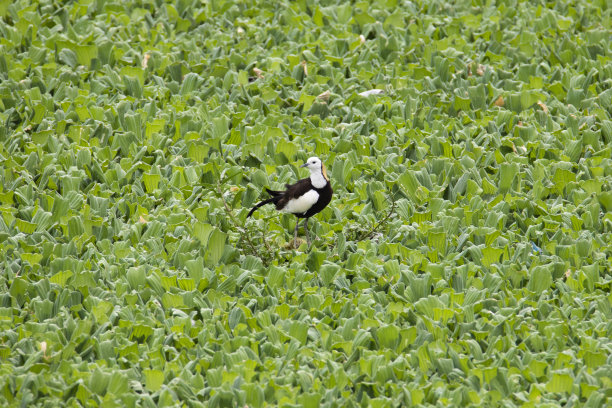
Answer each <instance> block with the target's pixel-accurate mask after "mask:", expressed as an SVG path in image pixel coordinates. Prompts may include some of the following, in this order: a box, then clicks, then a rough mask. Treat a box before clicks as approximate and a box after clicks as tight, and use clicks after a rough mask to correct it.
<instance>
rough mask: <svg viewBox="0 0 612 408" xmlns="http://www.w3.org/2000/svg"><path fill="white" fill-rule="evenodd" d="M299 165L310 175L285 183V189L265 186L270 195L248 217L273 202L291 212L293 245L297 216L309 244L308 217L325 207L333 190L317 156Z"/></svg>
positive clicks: (296, 228)
mask: <svg viewBox="0 0 612 408" xmlns="http://www.w3.org/2000/svg"><path fill="white" fill-rule="evenodd" d="M300 167H305V168H307V169H308V170H310V177H307V178H305V179H301V180H299V181H298V182H297V183H295V184H286V185H285V187H286V190H285V191H274V190H270V189H268V188H266V191H267V192H268V194H269V195H270V196H271V197H270V198H268V199H267V200H264V201H262V202H260V203H257V204H256V205H255V206H254V207H253V208H252V209H251V211H249V214H248V215H247V218H249V217H250V216H251V215H253V213H254V212H255V210H257V209H258V208H259V207H261V206H263V205H266V204H270V203H273V204H274V205H275V206H276V209H277V210H278V211H281V212H284V213H289V214H293V215H295V216H296V217H298V220H297V221H296V223H295V232H294V234H293V242H294V245H295V243H296V242H297V234H298V227H299V224H300V222H299V221H300V220H299V218H304V231H305V233H306V240H307V242H308V245H310V237H309V236H308V219H309V218H310V217H312V216H313V215H315V214H317V213H318V212H320V211H321V210H323V209H324V208H325V207H327V204H329V202H330V201H331V199H332V195H333V193H334V192H333V190H332V188H331V184H330V182H329V177H327V170H326V169H325V165H324V164H323V162H322V161H321V159H319V158H318V157H310V158H309V159H308V160H306V163H304V164H303V165H301V166H300Z"/></svg>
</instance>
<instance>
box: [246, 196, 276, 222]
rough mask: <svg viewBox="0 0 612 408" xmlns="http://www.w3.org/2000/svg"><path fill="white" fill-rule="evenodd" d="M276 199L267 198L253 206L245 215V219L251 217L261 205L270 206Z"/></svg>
mask: <svg viewBox="0 0 612 408" xmlns="http://www.w3.org/2000/svg"><path fill="white" fill-rule="evenodd" d="M276 199H277V198H276V197H272V198H268V199H267V200H263V201H262V202H260V203H257V204H255V207H253V208H252V209H251V211H249V214H248V215H247V218H249V217H250V216H251V215H253V213H254V212H255V210H256V209H258V208H259V207H261V206H262V205H266V204H270V203H273V202H274V200H276Z"/></svg>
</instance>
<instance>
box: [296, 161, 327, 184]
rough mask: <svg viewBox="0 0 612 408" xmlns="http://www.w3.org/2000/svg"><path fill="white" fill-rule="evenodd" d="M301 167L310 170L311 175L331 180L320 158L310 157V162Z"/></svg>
mask: <svg viewBox="0 0 612 408" xmlns="http://www.w3.org/2000/svg"><path fill="white" fill-rule="evenodd" d="M300 167H306V168H307V169H308V170H310V174H322V175H323V177H325V179H326V180H329V177H327V170H326V169H325V165H324V164H323V162H322V161H321V159H319V158H318V157H314V156H313V157H310V158H309V159H308V160H306V163H304V164H302V165H301V166H300Z"/></svg>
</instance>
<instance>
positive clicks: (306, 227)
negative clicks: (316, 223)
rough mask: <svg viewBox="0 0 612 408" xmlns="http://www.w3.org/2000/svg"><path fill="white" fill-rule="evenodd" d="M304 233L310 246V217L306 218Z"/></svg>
mask: <svg viewBox="0 0 612 408" xmlns="http://www.w3.org/2000/svg"><path fill="white" fill-rule="evenodd" d="M304 233H305V234H306V242H308V246H310V235H308V217H306V218H304Z"/></svg>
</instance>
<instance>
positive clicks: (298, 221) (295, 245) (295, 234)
mask: <svg viewBox="0 0 612 408" xmlns="http://www.w3.org/2000/svg"><path fill="white" fill-rule="evenodd" d="M299 226H300V219H299V218H298V219H297V220H295V233H294V234H293V246H294V247H296V248H297V233H298V227H299Z"/></svg>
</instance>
